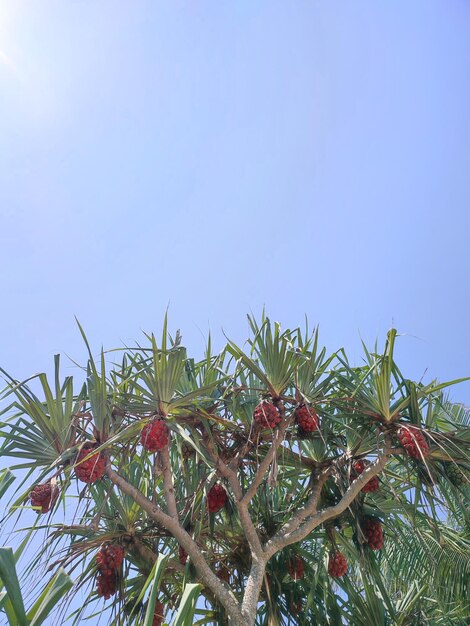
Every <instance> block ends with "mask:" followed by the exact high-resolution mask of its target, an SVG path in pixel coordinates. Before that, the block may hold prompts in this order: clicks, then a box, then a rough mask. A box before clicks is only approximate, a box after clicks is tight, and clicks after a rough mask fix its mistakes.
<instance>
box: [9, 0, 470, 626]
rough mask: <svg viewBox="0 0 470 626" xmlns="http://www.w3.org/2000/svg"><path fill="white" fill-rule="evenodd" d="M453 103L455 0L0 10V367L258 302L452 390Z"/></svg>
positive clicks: (199, 326)
mask: <svg viewBox="0 0 470 626" xmlns="http://www.w3.org/2000/svg"><path fill="white" fill-rule="evenodd" d="M469 111H470V3H469V2H468V1H466V0H442V1H437V0H415V1H414V2H409V0H406V1H405V0H395V1H393V2H377V1H375V0H374V1H372V0H362V1H357V2H346V1H344V2H340V1H338V0H328V1H326V0H324V1H322V2H319V1H312V0H310V1H308V2H307V1H298V2H295V3H286V2H277V1H275V0H271V1H270V2H252V1H248V0H237V1H236V2H221V1H217V2H215V1H212V2H194V1H191V2H189V1H186V2H184V1H174V2H158V1H154V0H151V1H150V0H148V1H144V0H135V1H132V2H125V1H124V0H122V1H120V0H99V1H92V0H41V2H35V1H33V0H0V218H1V221H0V278H1V294H2V306H1V308H0V367H3V368H5V369H6V370H8V371H9V372H10V373H11V374H12V375H14V376H15V377H17V378H26V377H27V376H29V375H31V374H33V373H35V372H38V371H46V372H50V371H51V369H52V365H53V355H54V354H55V353H57V352H61V353H66V354H68V355H70V356H71V357H73V358H74V359H76V360H78V361H80V362H82V363H83V362H84V361H85V358H86V353H85V348H84V345H83V342H82V340H81V338H80V334H79V332H78V329H77V327H76V324H75V320H74V316H77V318H79V320H80V321H81V323H82V325H83V326H84V328H85V330H86V332H87V334H88V336H89V339H90V342H91V344H92V346H94V348H95V349H96V350H97V351H98V350H99V349H100V347H101V345H104V347H105V348H111V347H115V346H120V345H122V343H126V344H131V343H132V342H133V340H136V339H139V338H140V336H141V332H142V330H145V331H155V332H156V333H157V334H159V333H160V330H161V324H162V320H163V316H164V313H165V310H166V308H167V306H169V319H170V327H171V329H172V330H173V331H174V330H175V329H176V328H181V330H182V333H183V340H184V342H185V343H186V345H187V346H188V347H189V349H190V353H191V354H193V355H194V356H201V355H202V350H203V345H204V341H205V337H207V334H208V331H209V330H211V332H212V334H213V337H214V343H215V347H220V346H221V344H222V341H223V334H222V328H223V329H224V331H225V332H226V333H227V334H228V336H229V337H230V338H232V339H234V340H235V341H237V342H240V341H243V340H244V339H245V338H246V337H247V333H248V325H247V322H246V317H245V315H246V313H247V312H253V313H255V314H256V315H260V313H261V311H262V309H263V306H265V307H266V312H267V314H268V315H269V316H270V317H271V318H274V319H276V320H278V321H280V322H281V324H282V325H283V326H284V327H287V326H297V325H301V324H303V320H304V315H307V316H308V318H309V321H310V324H311V325H312V326H313V325H315V324H319V325H320V341H322V342H323V343H324V344H325V345H327V347H328V349H329V350H330V351H333V350H335V349H337V348H340V347H342V346H344V347H345V348H346V349H347V351H348V353H349V355H350V357H351V360H352V361H353V362H356V363H357V364H360V362H361V355H362V348H361V341H360V339H361V337H362V338H364V340H365V341H366V343H367V344H368V345H369V346H372V345H373V343H374V341H375V339H376V338H379V341H380V345H383V341H384V339H385V335H386V332H387V330H388V329H389V328H390V327H391V326H392V325H394V326H395V327H396V328H397V329H398V331H399V333H400V334H403V335H405V337H404V338H402V339H401V340H400V341H399V342H398V345H397V358H398V362H399V365H400V367H401V369H402V371H403V373H404V374H405V375H406V376H408V377H410V378H416V379H419V378H421V377H422V376H424V380H425V381H429V380H431V379H432V378H434V377H436V378H438V379H440V380H441V381H443V380H449V379H453V378H457V377H463V376H467V375H470V359H469V347H470V324H469V316H468V307H469V276H470V254H469V250H468V238H469V232H470V213H469V206H470V202H469V201H470V176H469V169H470V168H469V166H470V158H469V146H470V116H469ZM65 365H66V367H65V370H66V373H67V374H71V373H74V372H75V371H76V368H75V367H74V366H73V365H72V364H71V363H69V364H66V363H65ZM451 396H452V398H453V399H455V400H457V401H460V402H464V403H466V404H467V405H468V404H470V383H465V384H462V385H460V386H458V387H456V388H454V389H453V390H452V392H451ZM90 623H91V622H90Z"/></svg>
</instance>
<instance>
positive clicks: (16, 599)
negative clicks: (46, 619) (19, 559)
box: [0, 548, 29, 626]
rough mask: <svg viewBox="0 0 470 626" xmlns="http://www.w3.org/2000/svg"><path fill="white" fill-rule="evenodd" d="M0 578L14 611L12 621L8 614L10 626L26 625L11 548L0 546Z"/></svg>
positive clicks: (26, 620)
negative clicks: (13, 619)
mask: <svg viewBox="0 0 470 626" xmlns="http://www.w3.org/2000/svg"><path fill="white" fill-rule="evenodd" d="M0 578H1V579H2V580H3V584H4V585H5V589H6V591H7V594H8V600H9V601H10V602H11V606H12V608H13V611H14V613H15V618H16V621H14V622H12V621H11V616H10V615H9V616H8V619H9V621H10V624H11V626H28V624H29V622H28V619H27V617H26V613H25V610H24V604H23V597H22V595H21V590H20V584H19V582H18V576H17V574H16V564H15V559H14V557H13V550H12V549H11V548H0Z"/></svg>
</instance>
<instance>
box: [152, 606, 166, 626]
mask: <svg viewBox="0 0 470 626" xmlns="http://www.w3.org/2000/svg"><path fill="white" fill-rule="evenodd" d="M164 612H165V607H164V606H163V602H157V603H156V604H155V613H154V614H153V622H152V626H162V624H163V614H164Z"/></svg>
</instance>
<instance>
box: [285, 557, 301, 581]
mask: <svg viewBox="0 0 470 626" xmlns="http://www.w3.org/2000/svg"><path fill="white" fill-rule="evenodd" d="M287 570H288V572H289V575H290V577H291V578H293V579H294V580H295V581H297V580H300V579H301V578H303V577H304V573H305V568H304V561H303V559H302V557H301V556H300V555H299V554H296V555H295V557H294V558H293V559H291V560H290V561H289V563H288V565H287Z"/></svg>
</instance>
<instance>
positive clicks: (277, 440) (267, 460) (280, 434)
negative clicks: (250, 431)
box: [243, 420, 288, 505]
mask: <svg viewBox="0 0 470 626" xmlns="http://www.w3.org/2000/svg"><path fill="white" fill-rule="evenodd" d="M287 425H288V422H287V421H286V420H284V421H283V423H282V424H281V426H280V428H279V430H278V431H277V433H276V434H275V435H274V438H273V441H272V444H271V447H270V448H269V450H268V451H267V453H266V456H265V457H264V459H263V460H262V461H261V463H260V464H259V467H258V471H257V472H256V475H255V477H254V479H253V482H252V483H251V485H250V486H249V487H248V489H247V491H246V493H245V495H244V496H243V502H244V504H246V505H248V504H249V503H250V502H251V500H252V499H253V498H254V497H255V495H256V492H257V491H258V487H259V486H260V485H261V483H262V482H263V478H264V476H265V474H266V472H267V471H268V469H269V466H270V465H271V463H272V461H273V459H274V455H275V454H276V452H277V450H278V448H279V446H280V445H281V443H282V442H283V441H284V435H285V432H286V428H287Z"/></svg>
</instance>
